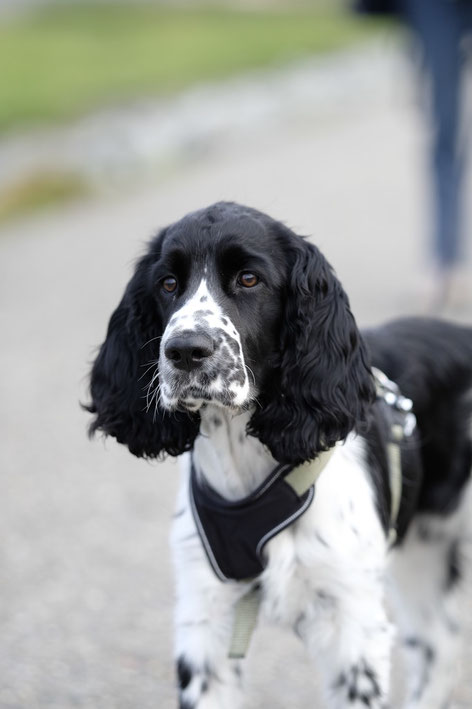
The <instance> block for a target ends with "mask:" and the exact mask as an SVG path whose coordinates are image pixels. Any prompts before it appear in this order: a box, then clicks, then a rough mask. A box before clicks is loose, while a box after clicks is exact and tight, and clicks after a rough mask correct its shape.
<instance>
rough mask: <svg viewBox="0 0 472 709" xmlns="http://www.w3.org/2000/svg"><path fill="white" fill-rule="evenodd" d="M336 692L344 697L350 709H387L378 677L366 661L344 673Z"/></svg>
mask: <svg viewBox="0 0 472 709" xmlns="http://www.w3.org/2000/svg"><path fill="white" fill-rule="evenodd" d="M335 690H336V692H337V693H338V694H339V693H342V694H343V695H344V697H345V701H346V702H347V706H349V709H365V707H370V709H387V705H386V704H385V700H384V698H383V697H382V692H381V689H380V685H379V682H378V679H377V676H376V674H375V672H374V670H373V669H372V668H371V667H369V665H368V664H367V663H366V662H365V660H361V661H360V662H359V663H358V664H356V665H353V666H352V667H350V668H349V670H347V671H346V672H342V673H341V675H340V676H339V679H338V680H337V682H336V683H335Z"/></svg>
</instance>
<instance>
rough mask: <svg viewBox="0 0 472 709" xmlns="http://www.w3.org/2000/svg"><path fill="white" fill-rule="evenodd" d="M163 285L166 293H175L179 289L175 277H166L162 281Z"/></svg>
mask: <svg viewBox="0 0 472 709" xmlns="http://www.w3.org/2000/svg"><path fill="white" fill-rule="evenodd" d="M161 285H162V289H163V290H165V292H166V293H173V292H174V291H175V290H176V288H177V279H176V278H174V276H166V277H165V278H164V279H163V280H162V281H161Z"/></svg>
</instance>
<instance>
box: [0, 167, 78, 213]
mask: <svg viewBox="0 0 472 709" xmlns="http://www.w3.org/2000/svg"><path fill="white" fill-rule="evenodd" d="M90 194H91V188H90V186H89V185H87V184H86V183H85V181H84V179H83V178H82V177H80V176H79V175H74V174H71V173H64V172H57V171H55V172H52V171H49V172H37V173H33V174H31V175H29V176H28V177H26V178H23V179H22V180H20V181H18V182H13V183H12V184H10V185H8V186H7V188H6V189H4V190H2V191H1V192H0V224H1V223H2V222H4V221H7V220H9V219H12V218H14V217H18V216H21V215H22V214H28V213H29V212H33V211H38V210H41V209H44V208H46V207H50V206H53V205H55V204H61V203H64V202H67V201H71V200H73V199H77V198H78V197H85V196H88V195H90Z"/></svg>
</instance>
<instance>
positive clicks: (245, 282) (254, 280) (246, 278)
mask: <svg viewBox="0 0 472 709" xmlns="http://www.w3.org/2000/svg"><path fill="white" fill-rule="evenodd" d="M238 283H239V284H240V285H241V286H244V288H254V286H257V284H258V283H259V276H256V274H255V273H251V271H242V273H240V274H239V276H238Z"/></svg>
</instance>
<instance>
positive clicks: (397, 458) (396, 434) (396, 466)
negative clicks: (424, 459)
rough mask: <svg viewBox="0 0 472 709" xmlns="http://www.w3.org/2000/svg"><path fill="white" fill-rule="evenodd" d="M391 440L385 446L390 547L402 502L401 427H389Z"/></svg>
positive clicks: (392, 543) (402, 434)
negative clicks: (388, 479) (388, 492)
mask: <svg viewBox="0 0 472 709" xmlns="http://www.w3.org/2000/svg"><path fill="white" fill-rule="evenodd" d="M391 434H392V439H391V440H390V441H389V443H388V444H387V456H388V473H389V478H390V497H391V503H390V530H389V534H388V542H389V545H390V547H392V546H393V545H394V544H395V542H396V541H397V530H396V524H397V520H398V513H399V512H400V504H401V500H402V486H403V478H402V452H401V448H400V444H401V441H402V439H403V436H404V432H403V426H401V425H400V424H394V425H393V426H392V427H391Z"/></svg>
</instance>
